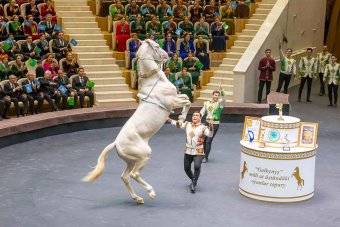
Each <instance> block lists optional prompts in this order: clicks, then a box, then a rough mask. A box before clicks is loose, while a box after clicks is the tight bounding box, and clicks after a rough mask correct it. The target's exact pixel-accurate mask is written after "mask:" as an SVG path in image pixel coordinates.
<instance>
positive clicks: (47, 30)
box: [40, 14, 56, 41]
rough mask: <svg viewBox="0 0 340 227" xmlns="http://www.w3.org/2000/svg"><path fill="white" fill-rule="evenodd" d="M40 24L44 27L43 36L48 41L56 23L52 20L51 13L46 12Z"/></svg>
mask: <svg viewBox="0 0 340 227" xmlns="http://www.w3.org/2000/svg"><path fill="white" fill-rule="evenodd" d="M40 24H41V25H44V26H45V27H46V28H45V32H44V34H45V38H46V40H47V41H50V40H51V39H52V37H53V35H54V26H55V25H56V23H55V22H54V21H52V15H51V14H47V15H46V19H45V20H44V21H42V22H40Z"/></svg>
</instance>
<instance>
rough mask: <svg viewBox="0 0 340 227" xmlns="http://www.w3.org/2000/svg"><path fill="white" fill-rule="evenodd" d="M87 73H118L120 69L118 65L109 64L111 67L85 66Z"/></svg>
mask: <svg viewBox="0 0 340 227" xmlns="http://www.w3.org/2000/svg"><path fill="white" fill-rule="evenodd" d="M83 67H84V68H85V70H86V71H100V72H105V71H118V72H119V67H118V65H116V64H109V65H83Z"/></svg>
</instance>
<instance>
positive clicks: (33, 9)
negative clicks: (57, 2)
mask: <svg viewBox="0 0 340 227" xmlns="http://www.w3.org/2000/svg"><path fill="white" fill-rule="evenodd" d="M26 15H32V16H33V19H34V21H35V22H36V23H39V21H40V19H41V17H40V13H39V10H38V7H37V5H36V4H35V0H30V4H28V5H26Z"/></svg>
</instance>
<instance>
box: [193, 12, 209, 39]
mask: <svg viewBox="0 0 340 227" xmlns="http://www.w3.org/2000/svg"><path fill="white" fill-rule="evenodd" d="M195 33H196V35H199V36H202V37H203V38H204V39H209V25H208V24H207V23H205V21H204V17H201V18H200V20H199V23H198V25H197V26H196V28H195Z"/></svg>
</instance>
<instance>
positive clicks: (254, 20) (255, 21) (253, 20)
mask: <svg viewBox="0 0 340 227" xmlns="http://www.w3.org/2000/svg"><path fill="white" fill-rule="evenodd" d="M263 22H264V19H255V18H253V17H252V18H250V19H248V24H263Z"/></svg>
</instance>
